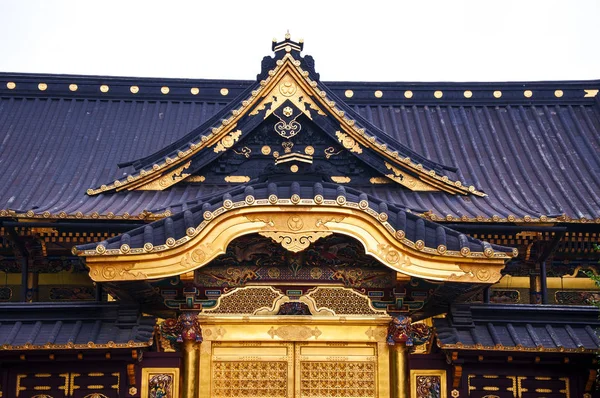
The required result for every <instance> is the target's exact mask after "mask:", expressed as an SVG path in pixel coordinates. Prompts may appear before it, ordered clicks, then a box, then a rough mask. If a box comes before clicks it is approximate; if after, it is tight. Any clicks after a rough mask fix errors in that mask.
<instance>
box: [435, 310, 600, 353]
mask: <svg viewBox="0 0 600 398" xmlns="http://www.w3.org/2000/svg"><path fill="white" fill-rule="evenodd" d="M599 314H600V312H599V310H598V308H596V307H588V306H555V305H544V306H540V305H528V304H513V305H502V304H479V305H478V304H472V305H468V304H463V305H456V306H453V307H452V308H451V310H450V312H449V313H448V315H447V317H446V318H443V319H434V327H435V331H436V334H437V339H438V345H439V346H440V347H441V348H442V349H451V350H457V349H462V350H498V351H525V352H528V351H529V352H586V353H592V352H596V351H597V350H598V348H599V347H600V339H598V336H597V335H596V331H595V329H596V328H597V327H598V326H600V321H599V320H598V316H599Z"/></svg>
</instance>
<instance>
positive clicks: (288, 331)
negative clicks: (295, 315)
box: [267, 325, 322, 341]
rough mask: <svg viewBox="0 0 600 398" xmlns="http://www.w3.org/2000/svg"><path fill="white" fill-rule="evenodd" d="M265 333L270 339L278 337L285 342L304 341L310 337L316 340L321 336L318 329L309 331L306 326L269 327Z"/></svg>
mask: <svg viewBox="0 0 600 398" xmlns="http://www.w3.org/2000/svg"><path fill="white" fill-rule="evenodd" d="M267 333H268V334H269V336H271V338H272V339H274V338H275V337H279V338H280V339H282V340H286V341H304V340H308V339H310V338H311V337H314V338H315V340H316V339H318V338H319V336H320V335H321V334H322V332H321V331H320V330H319V328H318V327H315V328H314V329H311V328H309V327H308V326H303V325H284V326H280V327H278V328H277V329H275V328H274V327H271V329H269V331H268V332H267Z"/></svg>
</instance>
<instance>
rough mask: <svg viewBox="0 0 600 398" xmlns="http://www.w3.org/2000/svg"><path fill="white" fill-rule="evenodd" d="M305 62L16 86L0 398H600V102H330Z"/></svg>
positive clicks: (17, 80) (526, 90) (529, 91)
mask: <svg viewBox="0 0 600 398" xmlns="http://www.w3.org/2000/svg"><path fill="white" fill-rule="evenodd" d="M303 46H304V44H303V42H302V41H298V42H297V41H294V40H292V39H291V38H290V37H289V35H286V37H285V39H284V40H282V41H276V40H274V42H273V44H272V51H273V52H272V54H271V55H268V56H266V57H264V58H263V60H262V63H261V64H260V68H256V70H258V69H260V73H259V74H258V76H257V78H256V80H253V81H241V80H202V79H159V78H122V77H105V76H70V75H49V74H19V73H0V164H1V165H2V170H4V171H3V172H2V173H1V174H0V186H1V187H2V189H1V190H0V235H1V237H2V239H1V240H0V397H4V398H64V397H75V398H117V397H119V398H123V397H127V398H134V397H135V398H138V397H143V398H149V397H151V398H180V397H182V398H192V397H193V398H196V397H201V398H226V397H253V398H267V397H273V398H300V397H306V398H308V397H311V398H317V397H345V398H358V397H360V398H367V397H379V398H408V397H411V398H433V397H436V398H450V397H452V398H459V397H463V398H467V397H472V398H509V397H510V398H517V397H519V398H543V397H552V398H559V397H561V398H569V397H588V398H589V397H592V396H598V395H596V394H597V393H595V387H596V386H595V384H596V376H597V369H598V364H597V360H596V355H597V352H598V348H599V345H600V340H599V338H598V336H597V334H596V328H597V327H598V326H599V325H600V321H599V320H598V317H599V315H600V312H599V311H598V309H597V308H596V307H595V306H593V305H592V304H593V303H594V302H597V301H598V300H599V299H600V291H599V290H598V288H597V286H596V285H595V283H594V281H593V280H592V279H591V278H590V277H589V276H588V275H597V274H598V272H599V264H598V262H599V260H600V251H599V250H598V248H597V246H596V245H597V244H598V243H599V241H600V239H599V235H600V189H599V187H600V96H599V95H598V91H599V90H600V80H596V81H556V82H518V83H407V82H387V83H386V82H379V83H371V82H369V83H367V82H332V81H327V79H328V78H331V77H330V76H323V78H324V79H325V80H324V81H322V80H321V76H320V75H319V74H318V73H317V72H316V70H318V69H317V68H316V66H315V60H314V59H313V58H312V57H311V56H309V55H304V53H303ZM356 51H357V52H360V49H359V48H357V49H356ZM260 55H261V54H259V55H257V59H256V60H254V61H256V62H257V64H258V56H260ZM352 56H355V55H349V57H350V58H351V57H352ZM254 61H253V60H243V63H244V64H249V63H250V62H254ZM344 62H347V61H344ZM341 66H342V63H341V61H340V67H341Z"/></svg>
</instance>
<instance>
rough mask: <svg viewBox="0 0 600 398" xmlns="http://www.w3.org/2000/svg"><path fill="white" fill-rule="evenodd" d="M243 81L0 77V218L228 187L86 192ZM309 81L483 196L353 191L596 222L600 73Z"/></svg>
mask: <svg viewBox="0 0 600 398" xmlns="http://www.w3.org/2000/svg"><path fill="white" fill-rule="evenodd" d="M306 58H307V57H304V59H305V60H306ZM308 61H310V62H312V59H309V60H308ZM265 62H266V61H265ZM274 62H276V60H274ZM305 62H306V61H305ZM267 69H268V68H267ZM309 77H310V76H309ZM313 77H314V78H315V79H317V78H318V76H313ZM10 83H13V84H10ZM41 83H44V84H45V86H43V85H40V84H41ZM253 84H256V83H252V82H247V81H215V80H210V81H207V80H185V79H171V80H158V79H125V78H108V77H68V76H50V75H16V74H0V131H1V132H2V135H3V136H4V139H3V144H2V147H1V148H0V151H1V152H0V162H2V164H3V165H4V167H5V169H6V170H8V171H7V172H5V173H3V174H2V175H1V176H0V183H1V184H2V186H6V187H10V188H9V189H6V190H3V192H0V209H1V210H0V216H2V217H24V218H37V217H39V218H48V219H53V218H56V219H60V218H80V219H83V218H106V219H111V218H115V219H127V218H131V217H140V218H154V217H163V216H167V215H169V214H171V213H173V211H176V209H175V208H177V209H182V208H186V207H187V204H186V203H187V202H188V201H191V202H192V205H193V202H194V201H196V200H197V199H198V198H201V197H204V196H206V195H211V194H213V193H214V192H216V191H219V190H222V189H224V188H226V186H227V184H223V185H203V184H196V185H186V186H181V187H178V186H174V187H172V188H171V189H170V190H168V191H130V192H119V193H117V194H112V193H111V194H107V193H101V194H99V195H96V196H92V197H89V196H88V195H86V194H85V190H86V189H87V188H89V187H90V186H99V185H101V184H103V183H106V182H109V181H114V180H116V179H117V178H121V179H122V178H123V177H124V171H125V172H134V171H135V168H134V167H132V166H129V167H127V168H125V169H124V170H119V169H117V168H116V166H115V165H116V164H117V163H122V162H127V161H130V160H131V159H141V160H140V162H143V161H149V159H150V158H149V157H148V156H149V155H150V154H152V153H155V152H157V151H158V152H157V153H160V150H161V148H165V147H169V143H171V142H180V141H181V142H183V141H186V140H188V138H189V137H188V135H186V133H189V132H190V131H192V132H193V131H194V129H195V128H196V127H197V126H199V125H202V124H210V123H211V116H214V115H217V114H218V113H219V111H221V110H223V109H225V108H226V107H228V103H229V101H228V100H227V98H230V97H232V96H233V95H236V94H242V93H243V91H244V90H249V89H250V88H251V87H252V85H253ZM319 84H321V86H323V87H324V90H323V91H325V92H326V96H327V97H328V98H333V99H334V100H336V101H334V102H336V105H335V106H336V107H338V109H339V110H340V111H342V112H346V113H347V112H350V111H352V112H354V114H355V116H354V117H356V119H355V121H357V123H359V124H364V125H365V126H368V125H370V124H372V125H373V126H374V128H373V129H372V131H375V132H377V134H379V135H380V136H378V137H377V138H378V139H380V140H381V142H388V141H389V142H393V141H396V142H398V143H400V142H401V143H403V145H406V147H407V148H408V149H409V150H410V151H412V152H414V153H416V154H417V155H418V156H420V157H421V158H422V159H425V160H427V159H429V160H430V161H431V162H433V163H431V167H432V169H434V170H435V169H436V167H437V168H438V169H439V168H442V169H444V167H443V166H442V165H452V166H456V167H457V172H456V175H457V177H458V179H459V180H460V181H469V182H472V185H473V186H474V187H477V189H479V190H481V191H482V192H485V193H486V194H487V196H486V197H477V196H474V195H469V196H466V197H464V196H462V195H448V194H446V193H444V192H415V191H410V190H407V189H404V188H402V187H401V186H390V185H375V184H374V185H372V186H368V187H363V189H362V190H363V191H365V192H366V193H369V194H371V195H373V196H376V197H379V198H383V199H385V200H388V201H390V202H394V203H400V204H403V205H405V206H407V207H409V208H412V209H414V210H415V211H416V212H418V213H424V214H425V216H428V217H430V218H431V219H432V220H448V221H478V222H549V221H554V222H556V221H563V222H600V197H599V196H600V195H599V193H598V190H597V187H598V186H600V173H598V171H600V160H599V157H598V156H597V153H598V152H599V149H600V140H599V139H598V137H600V133H599V132H600V109H599V102H598V98H597V92H598V91H597V90H598V87H600V82H599V81H591V82H549V83H540V82H532V83H510V84H508V83H497V84H492V83H489V84H487V83H326V84H324V83H319ZM72 85H76V86H77V87H72ZM103 85H106V86H108V87H109V89H108V91H105V89H103V88H102V86H103ZM133 86H136V87H137V91H136V93H135V94H134V93H133V91H135V90H133V89H132V87H133ZM163 87H167V88H168V90H164V89H162V88H163ZM219 87H220V88H219ZM319 87H320V86H319ZM41 88H44V90H41ZM193 88H199V92H198V93H197V94H194V93H195V91H193V90H192V89H193ZM222 88H228V90H229V93H228V95H227V96H224V95H222V94H221V92H220V90H221V89H222ZM73 89H74V90H75V91H71V90H73ZM325 89H326V90H325ZM250 91H251V90H250ZM347 91H348V92H347ZM349 91H352V93H350V92H349ZM378 91H380V92H381V95H379V93H377V92H378ZM438 91H439V92H441V96H440V93H438ZM165 92H166V94H165ZM223 93H225V91H223ZM376 93H377V94H376ZM341 99H343V101H342V100H341ZM229 107H230V108H231V107H232V105H231V103H229ZM233 107H235V104H234V105H233ZM357 115H358V116H357ZM359 116H360V117H359ZM217 119H219V120H220V118H219V117H215V118H214V120H217ZM369 131H370V130H369ZM24 137H25V138H24ZM182 137H183V138H182ZM178 139H179V141H177V140H178ZM377 142H379V141H377ZM390 145H391V144H390ZM395 145H400V144H395ZM398 148H400V146H398ZM82 154H84V156H82ZM417 155H413V157H412V158H415V159H416V158H417V157H416V156H417ZM140 164H141V163H140ZM422 164H426V162H425V161H424V162H423V163H422ZM424 167H425V168H426V167H427V166H424ZM172 206H173V210H171V207H172ZM149 212H150V213H154V214H149Z"/></svg>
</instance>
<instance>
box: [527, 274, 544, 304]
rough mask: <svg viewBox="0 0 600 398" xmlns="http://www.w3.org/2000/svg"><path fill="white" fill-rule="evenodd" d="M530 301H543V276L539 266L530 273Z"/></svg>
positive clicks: (536, 302) (533, 302) (539, 302)
mask: <svg viewBox="0 0 600 398" xmlns="http://www.w3.org/2000/svg"><path fill="white" fill-rule="evenodd" d="M529 303H531V304H541V303H542V278H541V275H540V271H539V269H538V268H537V267H536V270H535V271H533V272H531V273H530V274H529Z"/></svg>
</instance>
